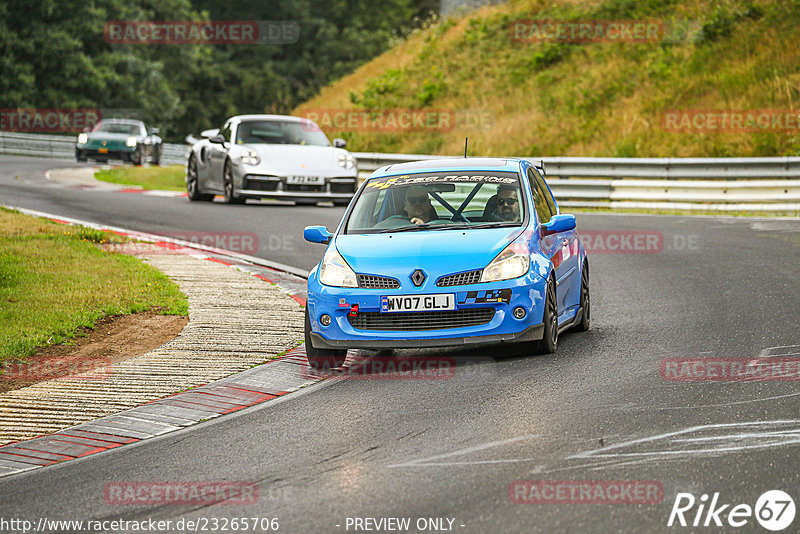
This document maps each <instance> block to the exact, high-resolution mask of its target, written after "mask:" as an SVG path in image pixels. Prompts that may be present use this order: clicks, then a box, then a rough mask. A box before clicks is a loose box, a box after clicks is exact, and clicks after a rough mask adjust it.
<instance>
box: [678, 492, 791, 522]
mask: <svg viewBox="0 0 800 534" xmlns="http://www.w3.org/2000/svg"><path fill="white" fill-rule="evenodd" d="M794 515H795V505H794V500H793V499H792V498H791V497H790V496H789V494H788V493H786V492H784V491H781V490H770V491H766V492H764V493H763V494H762V495H761V496H760V497H759V498H758V500H756V504H755V506H754V507H751V506H750V505H749V504H745V503H740V504H736V505H733V504H727V503H726V504H723V502H722V501H720V495H719V492H716V493H714V495H713V496H712V497H711V501H710V502H709V498H708V494H705V493H704V494H703V495H701V496H700V499H696V498H695V496H694V495H692V494H691V493H678V495H677V496H676V497H675V503H674V504H673V505H672V511H671V512H670V514H669V520H668V521H667V526H668V527H671V526H681V527H695V528H696V527H722V526H729V527H733V528H739V527H743V526H745V525H752V524H753V519H755V521H757V522H758V524H759V525H761V526H762V527H763V528H765V529H767V530H771V531H773V532H779V531H781V530H785V529H786V528H787V527H788V526H789V525H791V524H792V521H794Z"/></svg>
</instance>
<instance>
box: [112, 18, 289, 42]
mask: <svg viewBox="0 0 800 534" xmlns="http://www.w3.org/2000/svg"><path fill="white" fill-rule="evenodd" d="M103 36H104V38H105V40H106V42H107V43H110V44H139V45H142V44H209V45H210V44H293V43H296V42H297V40H298V39H299V37H300V27H299V25H298V24H297V22H295V21H292V20H209V21H196V20H167V21H158V20H112V21H109V22H106V24H105V28H104V30H103Z"/></svg>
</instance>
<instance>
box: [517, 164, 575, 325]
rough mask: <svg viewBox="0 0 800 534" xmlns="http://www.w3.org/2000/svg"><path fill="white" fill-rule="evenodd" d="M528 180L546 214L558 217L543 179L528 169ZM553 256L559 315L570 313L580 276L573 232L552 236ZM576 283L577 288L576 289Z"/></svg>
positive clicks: (533, 170)
mask: <svg viewBox="0 0 800 534" xmlns="http://www.w3.org/2000/svg"><path fill="white" fill-rule="evenodd" d="M528 178H529V180H533V182H532V184H531V188H532V189H533V186H534V184H535V186H536V190H537V193H538V194H539V195H541V198H542V200H543V204H544V205H546V207H547V212H548V213H549V214H550V215H551V216H553V215H558V213H559V210H558V205H557V204H556V202H555V199H554V198H553V195H552V193H551V192H550V188H548V187H547V184H546V183H545V181H544V178H542V176H541V175H540V174H539V173H538V172H537V171H536V170H535V169H533V168H530V169H528ZM551 237H552V238H553V239H552V243H551V246H552V247H553V255H552V256H551V257H550V258H551V260H552V261H553V264H554V265H555V266H556V294H557V297H558V310H559V315H561V314H564V313H565V312H568V311H570V308H572V307H573V306H577V305H578V304H579V301H580V276H579V274H578V239H577V236H576V232H575V230H574V229H573V230H569V231H567V232H560V233H558V234H552V236H551ZM576 281H577V287H576Z"/></svg>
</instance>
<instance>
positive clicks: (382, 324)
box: [347, 307, 494, 331]
mask: <svg viewBox="0 0 800 534" xmlns="http://www.w3.org/2000/svg"><path fill="white" fill-rule="evenodd" d="M492 317H494V308H488V307H487V308H468V309H465V310H452V311H431V312H398V313H381V312H361V313H359V314H358V315H356V316H355V317H351V316H350V315H348V316H347V320H348V321H350V324H351V325H352V327H353V328H355V329H357V330H404V331H412V330H443V329H445V328H461V327H464V326H478V325H482V324H486V323H488V322H489V321H491V320H492Z"/></svg>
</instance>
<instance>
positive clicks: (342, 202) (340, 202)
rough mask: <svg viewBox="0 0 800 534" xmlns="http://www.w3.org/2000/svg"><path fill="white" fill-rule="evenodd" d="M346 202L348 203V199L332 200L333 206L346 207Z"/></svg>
mask: <svg viewBox="0 0 800 534" xmlns="http://www.w3.org/2000/svg"><path fill="white" fill-rule="evenodd" d="M348 204H350V201H349V200H334V201H333V205H334V206H340V207H342V206H343V207H347V205H348Z"/></svg>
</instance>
